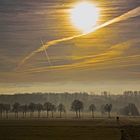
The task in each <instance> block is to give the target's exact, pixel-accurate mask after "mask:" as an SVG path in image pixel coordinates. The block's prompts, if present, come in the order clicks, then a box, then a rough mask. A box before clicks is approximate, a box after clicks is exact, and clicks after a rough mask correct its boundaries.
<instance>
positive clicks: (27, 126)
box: [0, 118, 140, 140]
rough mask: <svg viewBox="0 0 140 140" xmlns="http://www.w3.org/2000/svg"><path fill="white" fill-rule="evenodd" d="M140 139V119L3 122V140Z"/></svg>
mask: <svg viewBox="0 0 140 140" xmlns="http://www.w3.org/2000/svg"><path fill="white" fill-rule="evenodd" d="M121 130H124V134H125V137H127V139H128V140H140V134H139V132H140V119H139V118H121V119H120V122H119V123H118V122H116V120H115V118H111V119H107V118H104V119H103V118H98V119H97V118H96V119H81V120H77V119H65V120H64V119H39V120H38V119H37V118H36V119H26V120H25V119H19V120H14V119H13V120H0V140H120V139H121Z"/></svg>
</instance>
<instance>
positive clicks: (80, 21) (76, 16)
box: [70, 2, 99, 33]
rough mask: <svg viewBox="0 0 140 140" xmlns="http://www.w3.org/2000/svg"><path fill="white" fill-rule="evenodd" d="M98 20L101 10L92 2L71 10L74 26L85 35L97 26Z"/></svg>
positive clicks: (79, 4) (80, 4)
mask: <svg viewBox="0 0 140 140" xmlns="http://www.w3.org/2000/svg"><path fill="white" fill-rule="evenodd" d="M98 18H99V9H98V8H97V7H96V6H95V5H94V4H93V3H90V2H81V3H78V4H76V5H75V6H74V7H73V8H72V9H71V10H70V19H71V22H72V24H74V26H75V27H77V28H78V29H79V30H81V31H82V32H83V33H87V32H90V31H91V30H92V29H93V27H94V26H96V24H97V20H98Z"/></svg>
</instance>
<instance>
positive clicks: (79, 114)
mask: <svg viewBox="0 0 140 140" xmlns="http://www.w3.org/2000/svg"><path fill="white" fill-rule="evenodd" d="M79 118H81V114H80V110H79Z"/></svg>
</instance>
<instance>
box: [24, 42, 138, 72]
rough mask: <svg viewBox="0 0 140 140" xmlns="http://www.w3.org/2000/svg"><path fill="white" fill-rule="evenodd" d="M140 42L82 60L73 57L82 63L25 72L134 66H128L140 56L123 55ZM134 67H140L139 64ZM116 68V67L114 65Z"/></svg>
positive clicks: (124, 44) (120, 46)
mask: <svg viewBox="0 0 140 140" xmlns="http://www.w3.org/2000/svg"><path fill="white" fill-rule="evenodd" d="M137 42H139V40H138V39H132V40H129V41H125V42H122V43H119V44H116V45H114V46H112V47H110V48H109V49H108V50H106V52H104V53H100V54H98V55H91V56H85V57H81V58H79V57H78V58H77V57H73V60H75V61H76V60H78V61H79V60H80V62H78V63H77V62H75V63H72V64H67V65H56V66H49V67H41V68H33V69H29V70H25V71H24V72H27V73H36V72H37V73H39V72H45V71H51V70H69V69H77V68H78V69H85V68H94V69H98V68H100V69H104V68H105V67H106V65H108V66H107V67H112V63H113V62H115V63H116V65H117V67H118V66H128V65H132V64H127V62H130V61H131V60H133V61H134V60H136V59H139V58H140V55H132V56H123V54H124V53H125V52H126V51H127V50H128V49H129V48H130V47H132V46H133V44H134V43H137ZM133 65H138V64H137V62H136V63H135V64H133ZM113 66H114V65H113Z"/></svg>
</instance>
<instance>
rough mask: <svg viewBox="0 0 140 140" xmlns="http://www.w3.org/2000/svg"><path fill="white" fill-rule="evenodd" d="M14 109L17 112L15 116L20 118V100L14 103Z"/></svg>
mask: <svg viewBox="0 0 140 140" xmlns="http://www.w3.org/2000/svg"><path fill="white" fill-rule="evenodd" d="M13 111H14V112H15V118H18V112H19V111H20V104H19V103H18V102H15V103H14V104H13Z"/></svg>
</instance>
